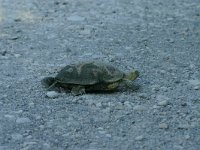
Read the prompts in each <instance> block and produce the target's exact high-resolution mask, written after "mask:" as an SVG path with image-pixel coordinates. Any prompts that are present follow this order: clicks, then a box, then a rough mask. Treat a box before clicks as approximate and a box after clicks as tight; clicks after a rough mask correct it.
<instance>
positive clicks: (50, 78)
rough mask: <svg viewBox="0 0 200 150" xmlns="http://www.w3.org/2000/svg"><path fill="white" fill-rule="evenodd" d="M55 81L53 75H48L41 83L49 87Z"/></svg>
mask: <svg viewBox="0 0 200 150" xmlns="http://www.w3.org/2000/svg"><path fill="white" fill-rule="evenodd" d="M54 82H55V79H54V78H53V77H46V78H44V79H42V80H41V83H42V85H43V86H44V87H45V88H49V87H50V86H51V85H52V84H53V83H54Z"/></svg>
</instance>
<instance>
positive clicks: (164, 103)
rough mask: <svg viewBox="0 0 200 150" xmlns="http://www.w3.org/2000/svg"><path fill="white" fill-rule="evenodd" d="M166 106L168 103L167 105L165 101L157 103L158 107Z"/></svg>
mask: <svg viewBox="0 0 200 150" xmlns="http://www.w3.org/2000/svg"><path fill="white" fill-rule="evenodd" d="M168 104H169V103H168V101H167V100H163V101H160V102H158V105H159V106H167V105H168Z"/></svg>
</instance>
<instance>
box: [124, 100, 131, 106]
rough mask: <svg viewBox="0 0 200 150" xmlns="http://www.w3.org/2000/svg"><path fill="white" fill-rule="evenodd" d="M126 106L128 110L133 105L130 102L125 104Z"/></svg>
mask: <svg viewBox="0 0 200 150" xmlns="http://www.w3.org/2000/svg"><path fill="white" fill-rule="evenodd" d="M124 105H125V106H126V107H127V108H132V105H131V103H130V102H129V101H125V102H124Z"/></svg>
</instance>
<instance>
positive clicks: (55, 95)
mask: <svg viewBox="0 0 200 150" xmlns="http://www.w3.org/2000/svg"><path fill="white" fill-rule="evenodd" d="M46 96H47V97H49V98H57V97H58V96H59V94H58V93H57V92H55V91H48V92H47V94H46Z"/></svg>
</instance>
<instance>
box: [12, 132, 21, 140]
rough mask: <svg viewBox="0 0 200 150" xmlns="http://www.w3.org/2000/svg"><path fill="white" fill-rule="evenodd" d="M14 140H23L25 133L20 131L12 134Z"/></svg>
mask: <svg viewBox="0 0 200 150" xmlns="http://www.w3.org/2000/svg"><path fill="white" fill-rule="evenodd" d="M11 137H12V139H13V140H21V139H22V138H23V135H21V134H19V133H14V134H12V135H11Z"/></svg>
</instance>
